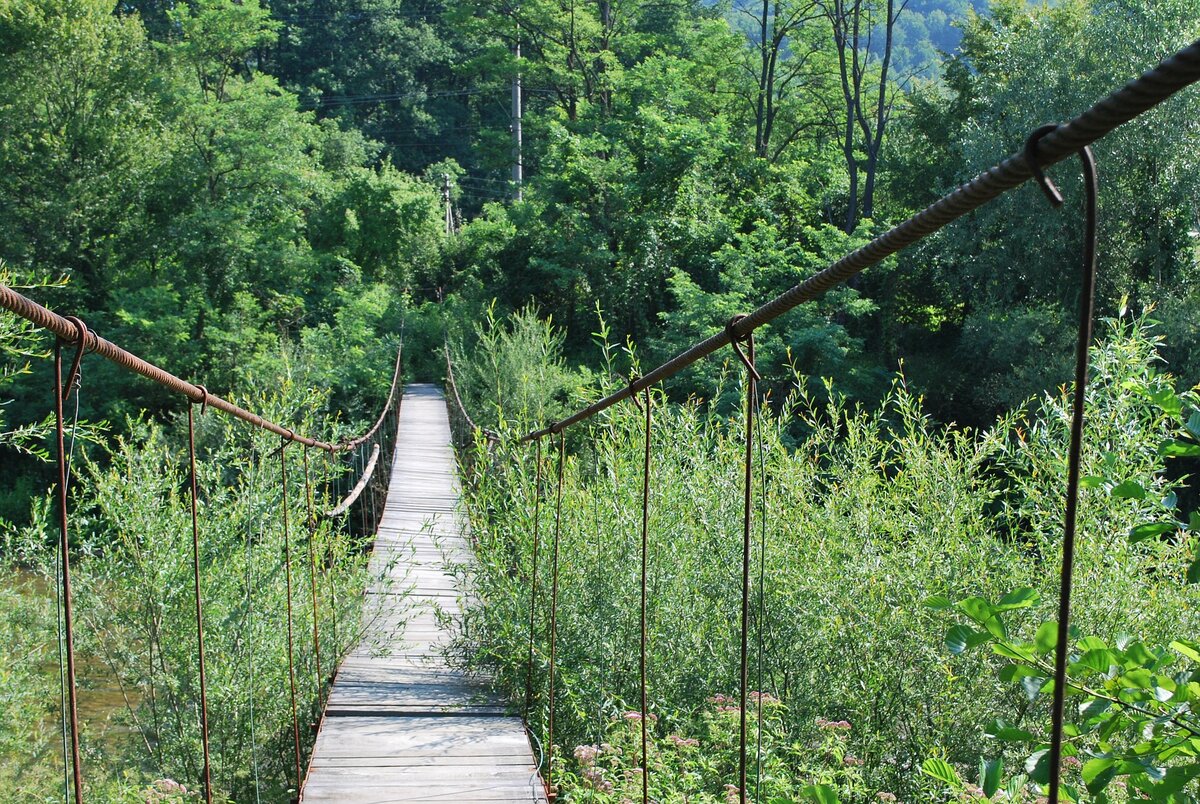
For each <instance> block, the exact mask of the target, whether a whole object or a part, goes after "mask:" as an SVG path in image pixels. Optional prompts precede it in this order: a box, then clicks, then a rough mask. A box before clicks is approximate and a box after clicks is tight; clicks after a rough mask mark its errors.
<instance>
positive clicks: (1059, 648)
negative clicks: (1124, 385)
mask: <svg viewBox="0 0 1200 804" xmlns="http://www.w3.org/2000/svg"><path fill="white" fill-rule="evenodd" d="M1079 159H1080V163H1081V165H1082V166H1083V179H1084V181H1083V184H1084V190H1085V193H1084V218H1085V223H1084V235H1083V270H1082V277H1083V283H1082V287H1081V289H1080V298H1079V335H1078V339H1077V340H1076V343H1075V398H1074V405H1073V409H1072V411H1071V446H1070V452H1069V454H1068V457H1067V504H1066V515H1065V523H1064V527H1063V553H1062V568H1061V571H1060V573H1059V595H1058V640H1057V644H1056V645H1055V654H1054V703H1053V706H1052V708H1051V727H1050V804H1058V800H1059V789H1058V788H1059V779H1060V776H1061V773H1062V748H1063V722H1064V711H1065V708H1066V694H1067V690H1066V687H1067V659H1068V653H1069V652H1070V645H1071V636H1070V630H1071V581H1072V576H1073V573H1074V569H1075V526H1076V518H1077V514H1078V510H1079V476H1080V464H1081V462H1082V453H1083V417H1084V406H1085V404H1086V401H1087V380H1088V349H1089V347H1090V346H1091V343H1092V317H1093V314H1094V309H1093V308H1094V307H1095V295H1096V228H1097V227H1096V223H1097V221H1096V218H1097V213H1096V206H1097V200H1096V199H1097V196H1098V195H1099V180H1098V179H1097V176H1096V160H1095V158H1094V157H1093V156H1092V151H1091V149H1090V148H1083V149H1081V150H1080V151H1079Z"/></svg>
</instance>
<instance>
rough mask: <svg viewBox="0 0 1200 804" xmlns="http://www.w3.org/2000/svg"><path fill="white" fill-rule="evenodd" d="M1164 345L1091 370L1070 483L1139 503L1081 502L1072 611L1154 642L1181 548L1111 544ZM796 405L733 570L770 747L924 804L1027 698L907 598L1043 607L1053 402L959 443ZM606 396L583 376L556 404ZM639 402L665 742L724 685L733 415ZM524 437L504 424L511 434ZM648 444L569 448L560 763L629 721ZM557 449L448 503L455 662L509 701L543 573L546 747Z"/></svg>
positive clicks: (765, 432)
mask: <svg viewBox="0 0 1200 804" xmlns="http://www.w3.org/2000/svg"><path fill="white" fill-rule="evenodd" d="M1158 345H1159V344H1158V341H1157V339H1156V338H1155V337H1154V336H1153V334H1152V331H1151V324H1150V323H1149V322H1148V321H1147V320H1145V319H1137V320H1135V321H1125V320H1119V321H1114V322H1111V323H1110V324H1109V325H1108V328H1107V333H1106V338H1105V341H1104V343H1103V344H1102V345H1100V346H1097V347H1096V348H1095V349H1094V363H1093V365H1094V379H1093V382H1092V383H1091V385H1090V388H1089V392H1088V394H1089V408H1088V409H1089V416H1088V424H1087V428H1088V429H1087V436H1086V444H1087V450H1086V454H1085V474H1087V475H1088V476H1091V477H1098V478H1105V479H1108V480H1111V481H1112V483H1111V486H1116V485H1118V484H1121V483H1125V482H1127V481H1128V482H1133V483H1136V484H1138V485H1139V486H1140V487H1141V488H1142V489H1143V490H1144V492H1145V493H1144V495H1142V496H1141V497H1122V496H1114V495H1112V494H1109V493H1108V491H1107V490H1106V489H1105V488H1099V487H1097V488H1094V489H1091V490H1089V491H1088V493H1087V494H1086V496H1085V499H1084V502H1083V513H1082V517H1081V523H1080V524H1081V538H1080V542H1081V543H1080V548H1079V556H1080V557H1079V565H1078V566H1079V572H1078V575H1077V587H1076V588H1077V590H1078V591H1077V598H1076V599H1077V606H1076V611H1077V617H1078V622H1079V624H1080V627H1081V628H1083V629H1086V632H1088V633H1097V632H1101V633H1119V632H1121V631H1125V632H1128V633H1137V634H1139V635H1141V636H1142V637H1143V638H1144V639H1146V640H1152V641H1156V642H1162V643H1164V644H1165V642H1167V641H1169V640H1170V639H1171V638H1172V636H1171V635H1172V634H1174V633H1177V632H1178V629H1179V628H1180V619H1181V618H1183V619H1185V620H1190V619H1191V618H1193V617H1194V614H1193V613H1194V612H1195V611H1196V606H1195V602H1196V600H1195V597H1194V594H1195V592H1194V590H1193V589H1190V588H1187V587H1183V586H1181V585H1179V584H1176V583H1174V582H1173V577H1178V574H1179V573H1181V572H1183V570H1184V569H1185V568H1186V565H1187V562H1186V561H1183V560H1182V559H1181V551H1182V550H1183V548H1182V547H1181V545H1179V544H1176V543H1172V542H1171V541H1169V540H1150V541H1145V542H1141V543H1139V544H1130V543H1129V540H1128V538H1127V535H1128V533H1129V532H1130V529H1131V528H1133V527H1135V526H1137V525H1138V524H1141V523H1143V522H1145V521H1146V520H1147V518H1151V517H1152V516H1153V515H1154V514H1155V512H1156V511H1162V505H1163V501H1164V500H1169V499H1171V495H1172V493H1173V489H1174V488H1175V487H1176V486H1177V485H1178V482H1177V481H1174V480H1171V479H1169V478H1168V477H1166V476H1165V475H1164V474H1163V473H1162V472H1161V461H1160V459H1159V456H1158V448H1159V444H1160V443H1161V442H1162V441H1163V440H1164V438H1167V437H1168V436H1169V433H1170V431H1171V427H1172V424H1171V420H1170V419H1169V417H1167V416H1166V415H1165V414H1164V413H1163V410H1162V408H1161V406H1160V405H1159V404H1158V403H1156V402H1155V399H1158V398H1160V397H1162V398H1166V397H1165V395H1166V393H1167V392H1168V391H1169V390H1170V389H1171V387H1172V380H1171V378H1170V377H1169V376H1168V375H1164V374H1160V373H1159V371H1158V366H1157V358H1156V348H1157V347H1158ZM611 374H612V372H610V373H609V375H608V376H611ZM807 385H808V383H807V381H806V380H805V379H804V378H797V382H796V385H795V389H794V390H793V391H792V392H790V394H789V395H788V396H787V398H785V399H783V400H780V401H778V402H775V403H773V404H771V405H769V406H768V409H766V410H765V411H764V415H763V417H762V420H761V423H760V425H759V431H758V435H759V439H760V441H761V444H762V447H761V452H760V454H759V456H758V459H757V460H756V464H761V466H756V481H755V484H756V488H755V492H754V498H755V499H754V506H755V525H754V527H755V538H754V542H755V547H754V551H753V554H752V556H751V564H752V566H753V567H754V568H755V573H754V574H755V575H756V576H757V574H758V567H759V565H760V564H759V562H760V561H762V566H763V569H764V572H763V581H762V584H761V585H760V584H758V582H757V581H755V583H754V588H753V591H752V599H753V600H754V606H753V612H752V615H753V626H752V628H753V630H752V632H751V644H752V646H754V647H753V648H752V655H753V660H752V664H751V678H752V679H754V681H752V684H753V685H754V686H755V687H757V688H758V689H760V690H763V691H764V692H767V693H769V694H771V695H773V696H776V697H777V698H779V699H780V700H781V701H782V702H783V704H784V706H783V708H782V709H781V714H780V719H781V728H782V730H783V732H784V733H786V734H787V735H788V740H789V741H790V742H791V743H792V744H796V745H799V746H802V747H804V746H807V747H808V748H801V749H800V750H799V751H796V752H791V753H789V754H787V755H786V756H785V758H784V765H785V766H786V767H787V769H788V771H789V773H790V774H791V775H792V778H793V781H792V783H793V785H794V786H795V788H796V789H799V790H807V789H808V786H809V785H820V784H827V785H828V786H830V787H831V793H832V794H833V795H837V796H840V797H842V800H846V801H866V800H869V799H873V797H874V795H875V793H889V794H892V795H896V796H898V797H900V798H901V799H902V800H935V799H937V798H938V797H939V796H941V795H942V793H941V792H940V790H939V789H938V788H937V787H936V785H935V783H934V782H933V780H931V779H930V778H929V777H928V776H926V775H924V774H922V773H921V767H922V765H923V764H924V761H925V760H926V759H927V758H928V756H929V754H930V751H931V750H932V749H933V748H934V747H935V746H936V747H938V748H939V750H941V751H942V752H943V755H944V757H945V758H946V759H947V760H949V761H950V762H952V763H958V764H959V765H960V766H965V765H966V764H970V763H974V762H975V761H976V759H977V758H978V757H979V756H981V755H984V754H985V753H987V751H988V750H989V747H990V745H991V742H990V740H989V738H988V737H987V736H986V735H985V734H984V732H983V729H982V728H981V724H983V723H986V722H987V721H988V720H989V719H991V718H994V716H995V714H994V713H996V712H1000V711H1009V710H1011V709H1013V708H1014V707H1021V706H1023V704H1021V701H1022V700H1023V696H1022V695H1021V694H1020V692H1019V691H1014V690H1012V689H1011V687H1010V686H1009V685H1008V684H1006V683H1003V682H1001V681H1000V680H998V679H995V678H994V677H993V676H992V675H991V673H992V664H991V662H990V661H988V660H987V659H986V658H985V657H980V656H976V655H964V656H960V657H958V658H957V659H955V661H954V662H953V663H950V662H949V661H948V660H947V657H946V656H945V654H944V653H943V652H942V649H941V646H940V644H939V641H940V640H938V639H937V638H936V637H934V636H933V635H935V634H940V633H941V632H942V631H944V629H945V624H944V621H943V617H942V616H941V615H940V614H938V613H937V612H933V611H931V610H929V609H927V608H926V607H925V606H924V602H925V601H926V600H928V599H929V598H931V597H934V596H943V597H946V598H948V599H953V600H957V599H962V598H965V597H972V596H973V597H980V598H983V599H987V600H998V599H1000V598H1001V597H1002V596H1003V595H1004V594H1005V593H1007V592H1008V591H1009V590H1011V589H1013V588H1014V587H1018V586H1021V587H1028V588H1030V589H1033V590H1036V591H1037V592H1038V593H1039V594H1040V597H1041V599H1042V600H1046V601H1052V600H1053V595H1054V590H1055V589H1056V583H1057V566H1058V560H1059V559H1058V544H1059V541H1060V539H1061V509H1062V501H1063V494H1064V485H1065V481H1064V479H1063V475H1064V471H1065V469H1064V468H1065V465H1066V460H1065V453H1066V445H1067V432H1068V426H1069V416H1068V411H1069V396H1068V389H1067V388H1062V389H1060V390H1059V391H1058V392H1056V393H1054V394H1049V395H1046V396H1045V397H1043V398H1040V399H1035V400H1032V401H1031V402H1030V403H1029V404H1028V405H1027V406H1026V408H1025V409H1024V410H1022V411H1019V412H1017V413H1014V414H1011V415H1009V416H1007V417H1006V418H1004V419H1002V420H1000V421H999V422H998V423H997V424H996V425H995V426H993V427H991V428H989V429H987V430H980V431H973V430H963V429H956V428H948V427H944V426H941V425H938V424H937V423H935V422H933V421H931V420H930V419H929V418H928V417H927V416H926V414H925V413H924V411H923V408H922V403H921V400H920V399H919V398H916V397H914V396H913V395H912V394H911V393H909V391H908V390H907V389H906V387H905V384H904V381H903V378H901V379H899V380H897V381H896V382H895V384H894V385H893V388H892V391H891V393H890V394H889V395H888V397H887V399H886V400H885V401H884V403H883V404H882V405H881V406H880V407H879V408H877V409H874V410H867V409H863V408H861V407H852V406H849V405H847V404H846V403H845V402H844V401H843V400H842V399H841V398H840V397H839V395H838V394H837V393H836V390H835V389H833V388H830V389H829V391H828V393H827V394H825V395H823V396H827V399H824V400H821V401H818V400H816V399H814V398H813V397H812V396H810V395H808V393H807V392H806V390H805V388H806V386H807ZM613 387H614V386H613V384H612V383H611V382H608V381H607V377H606V375H604V374H603V373H601V374H600V375H599V376H598V377H597V378H596V379H594V381H593V383H592V384H591V385H589V386H588V387H584V388H581V389H580V391H579V392H578V393H577V394H576V395H575V398H574V399H573V400H572V401H573V402H574V403H576V404H578V403H582V402H585V401H589V400H591V399H594V398H596V396H597V395H598V394H601V393H604V392H606V391H608V390H612V388H613ZM1170 393H1171V394H1172V395H1173V394H1174V393H1175V392H1174V391H1170ZM718 396H719V394H718ZM654 405H655V407H654V429H653V433H652V436H651V437H652V440H653V461H652V469H651V472H652V481H651V502H650V511H651V515H650V527H651V534H650V567H651V569H650V581H649V621H650V645H649V651H650V653H649V673H650V679H649V692H650V700H651V711H652V712H654V713H655V714H656V716H657V717H658V718H659V721H658V723H659V726H660V729H671V730H674V729H675V728H676V725H677V724H679V725H681V726H686V724H688V723H695V722H698V720H697V719H698V718H700V714H699V713H701V712H702V710H703V708H704V706H705V704H704V701H705V700H706V699H707V698H709V697H710V696H712V695H713V694H714V693H715V692H716V691H728V690H731V689H736V688H737V683H738V682H737V680H738V645H739V637H740V634H739V631H740V629H739V625H738V624H739V619H740V611H739V610H740V577H741V573H740V566H741V560H742V556H741V535H740V530H741V513H742V510H741V509H742V506H741V497H742V490H741V472H742V450H743V448H744V447H743V444H742V441H741V429H742V425H741V422H740V414H737V415H734V416H732V417H728V416H723V415H721V414H720V413H719V412H716V411H714V410H711V409H706V408H705V407H703V406H701V405H700V404H699V403H696V402H689V403H686V404H680V405H675V404H669V403H668V402H667V400H666V399H665V398H664V397H663V396H662V395H661V394H656V395H655V401H654ZM539 423H540V422H539ZM525 424H526V423H525V422H510V421H508V420H504V421H502V422H501V426H502V427H503V426H505V425H507V430H506V431H505V432H507V433H509V434H518V433H519V432H520V431H521V429H522V426H523V425H525ZM642 439H643V435H642V417H641V414H640V413H639V412H638V411H637V410H636V409H634V407H633V406H632V405H631V404H623V405H620V406H617V407H615V408H611V409H609V410H608V411H605V412H604V413H603V414H601V415H599V416H597V417H595V418H593V419H592V420H590V421H589V422H588V423H587V424H584V425H580V426H579V427H577V428H573V431H572V432H571V433H570V439H569V443H570V445H571V449H570V450H568V453H567V458H566V463H565V464H564V466H563V467H562V472H563V487H562V511H561V530H560V555H559V561H558V573H559V588H560V594H559V599H558V612H557V628H558V632H557V633H558V642H557V651H558V656H557V662H558V664H557V666H558V675H557V679H556V691H557V695H556V698H557V710H556V720H555V722H556V733H555V741H556V742H558V743H559V744H560V745H563V746H572V745H580V744H593V743H595V744H600V743H602V742H603V741H604V740H605V739H607V737H606V734H607V732H608V730H609V728H610V724H611V723H612V721H613V718H614V717H619V716H620V713H621V712H624V711H626V710H627V709H628V708H629V705H628V702H630V701H634V700H637V695H638V672H637V667H638V663H637V645H638V617H637V611H638V599H639V592H638V571H639V570H638V566H639V560H638V556H639V546H638V545H639V539H640V534H639V524H640V509H641V475H642V469H641V449H642V443H643V441H642ZM556 453H557V444H556V443H555V442H553V441H551V442H549V443H548V444H546V445H545V446H544V448H543V461H544V464H543V467H542V471H541V476H542V478H543V487H542V489H541V490H540V492H539V491H537V490H535V488H534V478H535V475H536V474H537V472H536V467H535V464H534V461H533V457H534V454H535V448H534V447H533V446H532V445H523V444H517V443H515V439H507V438H506V439H502V440H501V442H500V443H499V444H498V445H495V446H493V447H492V448H491V452H490V453H489V454H487V455H483V454H482V453H480V454H478V455H476V458H478V459H477V460H473V461H471V462H469V464H468V469H467V472H468V477H467V481H468V482H467V483H466V504H467V509H468V512H469V514H470V521H471V528H472V532H473V534H474V537H475V539H476V541H477V545H478V551H477V552H478V557H479V568H478V572H477V574H476V575H475V580H474V592H475V594H476V601H477V602H476V603H475V605H473V606H471V607H470V608H468V610H467V611H466V612H465V613H464V615H463V618H464V619H463V627H464V634H465V637H464V639H463V640H462V642H461V643H460V645H459V648H460V650H461V651H462V653H463V655H464V657H465V658H466V659H467V660H468V661H471V662H473V663H474V664H476V665H480V666H485V667H487V668H489V669H491V670H492V671H494V672H495V673H496V674H497V676H498V678H499V680H500V683H501V685H502V686H503V687H504V688H505V689H508V690H510V691H511V693H512V696H513V700H514V703H522V702H523V701H522V699H523V691H524V681H525V672H526V651H527V648H528V643H527V640H528V637H529V634H528V623H529V616H530V614H529V605H530V586H531V582H532V580H533V578H534V575H535V573H536V576H537V578H538V583H539V593H538V596H537V598H536V601H535V602H536V612H535V634H534V636H535V639H534V642H535V654H534V661H533V673H534V689H535V691H537V694H536V695H535V700H534V701H533V707H532V709H531V711H530V726H531V729H532V730H533V732H534V734H535V735H536V736H537V737H538V739H541V740H544V739H545V737H546V734H545V726H546V715H547V700H546V696H545V691H546V688H547V684H546V682H547V676H546V674H547V672H548V658H549V657H548V608H549V605H550V601H549V589H550V566H551V561H552V543H553V537H554V533H555V529H556V525H555V519H556V517H555V494H556V491H555V482H554V481H555V476H556V472H557V471H558V469H557V466H556V464H557V461H556ZM760 469H761V470H762V474H763V475H765V478H766V480H765V498H764V494H763V489H762V487H759V480H758V475H759V471H760ZM1104 482H1108V481H1107V480H1106V481H1104ZM539 497H540V506H541V507H540V513H539V534H540V539H541V543H540V545H539V555H538V565H537V566H536V567H534V566H533V564H532V561H531V558H532V553H533V533H534V528H533V509H534V503H535V499H536V498H539ZM760 529H761V530H760ZM760 544H761V547H760V546H759V545H760ZM1172 567H1173V568H1174V569H1170V568H1172ZM760 595H761V598H760ZM760 599H761V603H760V602H759V600H760ZM760 645H761V647H759V646H760ZM1043 714H1044V712H1041V711H1040V710H1038V709H1037V708H1036V707H1034V708H1030V709H1029V711H1028V716H1029V717H1031V718H1034V717H1040V716H1042V715H1043ZM818 718H826V719H831V720H846V721H848V722H850V723H853V724H854V729H853V731H852V732H851V733H850V734H849V736H848V738H847V750H848V751H850V752H851V753H852V754H853V755H854V756H855V757H857V758H859V759H861V760H862V762H863V765H862V766H861V773H862V780H863V782H862V787H861V788H858V787H855V786H853V785H849V784H847V783H846V782H844V781H843V780H837V779H834V780H833V781H832V782H829V781H822V778H821V774H820V772H819V770H818V769H815V768H814V767H813V765H812V763H806V762H805V761H804V757H805V756H806V755H807V754H810V753H811V752H813V751H815V750H816V749H814V748H812V746H816V745H819V742H820V740H819V729H817V727H816V726H815V725H814V724H815V723H816V722H817V719H818ZM678 733H679V734H683V735H686V734H687V731H686V728H684V729H683V730H680V731H679V732H678ZM660 736H661V735H660ZM568 755H569V752H568V754H560V758H561V760H560V761H562V762H564V763H565V762H568V761H569V760H568ZM809 758H811V757H809ZM735 781H736V776H734V777H733V778H731V777H730V776H729V775H728V769H726V771H725V772H724V775H723V776H722V779H721V784H717V782H716V781H715V780H714V781H712V782H711V783H708V782H706V785H707V786H706V788H705V792H706V793H707V794H709V795H715V796H720V795H723V790H722V785H723V784H728V783H732V782H735ZM614 784H615V782H614ZM818 792H819V791H818V789H817V788H814V789H813V790H810V791H809V793H808V794H807V795H810V796H811V795H817V794H818ZM572 794H573V793H572ZM668 798H669V797H668Z"/></svg>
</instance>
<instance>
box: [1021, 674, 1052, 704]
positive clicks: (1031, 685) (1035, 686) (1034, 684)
mask: <svg viewBox="0 0 1200 804" xmlns="http://www.w3.org/2000/svg"><path fill="white" fill-rule="evenodd" d="M1045 684H1046V679H1044V678H1039V677H1037V676H1030V677H1028V678H1023V679H1021V687H1022V688H1023V689H1024V690H1025V697H1026V698H1028V699H1029V700H1031V701H1034V700H1037V697H1038V696H1039V695H1041V693H1042V687H1044V686H1045Z"/></svg>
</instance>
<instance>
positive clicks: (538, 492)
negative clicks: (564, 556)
mask: <svg viewBox="0 0 1200 804" xmlns="http://www.w3.org/2000/svg"><path fill="white" fill-rule="evenodd" d="M534 448H535V449H534V463H535V465H536V469H535V471H534V480H533V569H532V570H531V572H530V575H531V577H530V582H529V655H528V657H527V659H526V661H525V728H527V729H528V728H529V709H530V707H531V706H533V642H534V632H535V630H536V619H535V617H536V613H537V589H538V544H539V542H540V540H541V539H540V533H539V530H540V528H539V524H540V523H539V518H540V513H541V507H542V442H541V441H540V440H539V441H537V442H536V443H535V444H534Z"/></svg>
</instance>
